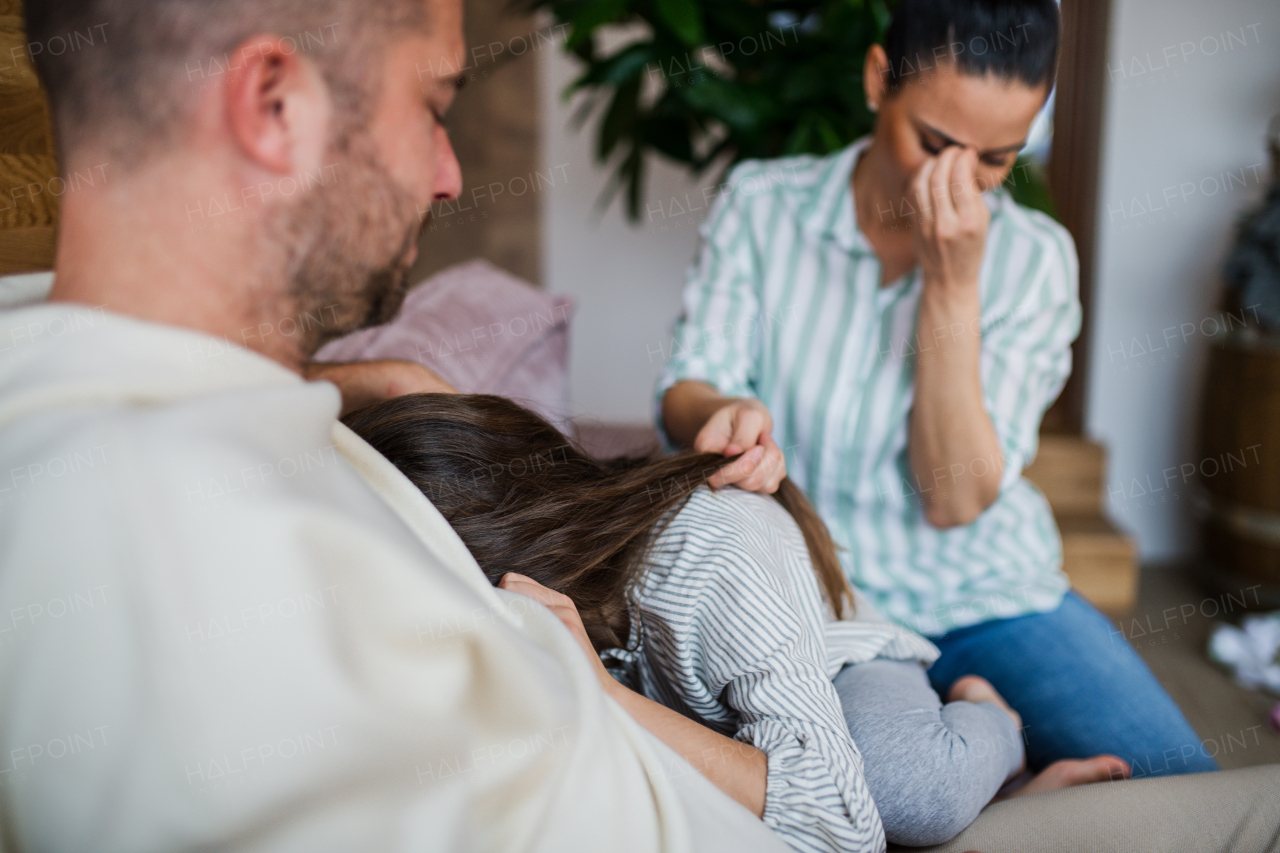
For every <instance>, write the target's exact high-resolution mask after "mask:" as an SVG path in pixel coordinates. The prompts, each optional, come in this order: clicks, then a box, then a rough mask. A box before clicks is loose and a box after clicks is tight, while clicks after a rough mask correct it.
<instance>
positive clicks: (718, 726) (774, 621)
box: [605, 487, 938, 851]
mask: <svg viewBox="0 0 1280 853" xmlns="http://www.w3.org/2000/svg"><path fill="white" fill-rule="evenodd" d="M864 615H865V614H864ZM629 645H630V646H631V649H630V650H614V651H611V652H607V653H606V655H605V657H606V659H608V658H610V657H612V658H613V659H614V660H615V661H616V663H614V664H613V665H612V666H611V668H612V669H613V670H614V672H615V674H616V675H618V676H619V677H620V679H621V680H622V681H624V682H625V683H628V684H629V685H630V686H632V687H633V688H635V689H637V690H639V691H640V692H642V693H643V694H644V695H646V696H648V697H650V698H651V699H654V700H656V701H658V702H661V703H662V704H664V705H666V706H668V707H670V708H674V709H675V710H677V711H680V712H681V713H683V714H685V715H686V716H688V717H690V718H692V719H694V720H697V721H699V722H701V723H703V724H705V725H707V726H709V727H711V728H713V729H715V730H716V731H719V732H721V733H722V734H725V735H728V736H730V737H734V738H736V739H738V740H740V741H744V742H746V743H750V744H753V745H754V746H756V747H758V748H759V749H760V750H762V751H763V752H765V753H766V754H767V755H768V763H769V769H768V786H767V790H766V798H765V810H764V821H765V823H766V824H768V825H769V827H770V828H772V829H773V830H774V831H775V832H777V833H778V834H779V835H780V836H781V837H782V838H783V839H784V840H786V841H787V842H788V843H789V844H790V845H791V846H792V847H794V848H795V849H796V850H802V851H837V850H839V851H878V850H883V849H884V847H885V839H884V831H883V828H882V827H881V824H880V817H879V815H878V814H877V812H876V808H875V805H874V803H873V802H872V800H871V796H870V794H869V793H868V792H867V787H866V783H865V781H864V780H863V774H862V756H861V754H860V753H859V752H858V748H857V746H855V745H854V743H853V740H852V739H851V738H850V736H849V731H848V729H847V728H846V725H845V721H844V716H843V713H842V711H841V709H840V700H839V698H838V697H837V696H836V692H835V688H834V687H833V686H832V684H831V679H832V677H833V676H834V675H835V674H836V673H837V672H839V670H840V668H841V666H843V665H844V664H845V663H856V662H861V661H867V660H871V659H872V658H874V657H877V656H885V657H892V658H897V659H919V660H922V661H924V662H926V663H930V662H932V661H933V660H934V659H936V657H937V655H938V651H937V649H936V648H935V647H934V646H933V644H932V643H930V642H928V641H927V640H925V639H924V638H923V637H920V636H919V635H916V634H912V633H911V632H909V631H906V630H904V629H902V628H900V627H898V626H896V625H892V624H890V623H888V622H884V621H866V620H865V619H859V620H858V621H844V622H836V621H834V616H833V615H832V613H831V611H830V608H829V607H828V606H827V605H826V603H825V601H824V600H823V597H822V593H821V592H820V591H819V587H818V582H817V578H816V577H815V575H814V571H813V566H812V563H811V562H810V560H809V555H808V550H807V548H806V546H805V543H804V537H803V535H802V534H801V533H800V529H799V528H798V527H797V526H796V524H795V521H794V520H793V519H792V518H791V516H790V515H789V514H788V513H787V512H786V510H785V509H783V508H782V506H781V505H779V504H778V503H777V501H775V500H774V499H773V498H771V497H765V496H761V495H757V494H753V493H750V492H744V491H742V490H740V489H736V488H727V489H722V490H721V491H719V492H713V491H711V490H710V489H708V488H706V487H703V488H701V489H699V490H698V491H696V492H694V494H693V496H692V497H691V498H690V499H689V501H688V503H686V504H685V506H684V507H683V508H682V509H681V510H680V512H678V513H677V514H676V515H675V516H674V517H673V518H672V519H671V520H670V522H669V523H668V524H667V526H666V527H665V528H664V529H663V531H662V533H661V534H660V536H659V537H658V538H657V540H656V541H655V543H654V546H653V549H652V551H651V552H650V559H649V568H648V570H647V572H646V575H645V577H644V578H643V580H642V582H641V584H640V585H639V587H638V589H637V590H636V593H635V618H634V619H633V626H632V637H631V642H630V644H629Z"/></svg>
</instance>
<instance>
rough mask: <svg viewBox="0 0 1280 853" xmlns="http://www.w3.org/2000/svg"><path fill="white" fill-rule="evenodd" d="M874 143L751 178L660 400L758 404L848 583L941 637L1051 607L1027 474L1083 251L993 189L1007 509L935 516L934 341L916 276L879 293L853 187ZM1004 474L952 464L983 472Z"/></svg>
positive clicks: (746, 177) (1051, 544)
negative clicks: (927, 394) (926, 365)
mask: <svg viewBox="0 0 1280 853" xmlns="http://www.w3.org/2000/svg"><path fill="white" fill-rule="evenodd" d="M866 144H867V140H865V139H864V140H862V141H860V142H858V143H855V144H854V145H852V146H850V147H849V148H846V149H844V150H843V151H840V152H838V153H836V154H833V155H831V156H829V157H821V158H818V157H794V158H788V159H781V160H772V161H748V162H745V163H742V164H740V165H739V166H737V167H736V168H735V169H734V171H733V172H732V173H731V175H730V177H729V182H728V184H727V185H726V186H725V188H724V189H723V190H722V191H721V194H720V196H719V198H717V200H716V203H715V204H714V205H713V207H712V209H711V211H710V213H709V215H708V218H707V221H706V222H705V223H703V227H702V235H703V243H702V247H701V249H700V250H699V253H698V257H697V259H696V260H695V262H694V263H693V265H692V266H691V267H690V270H689V274H688V280H687V283H686V286H685V292H684V313H683V316H682V317H681V319H680V321H679V323H678V324H677V327H676V334H675V337H674V339H673V343H672V347H671V351H670V353H669V360H668V363H667V366H666V370H665V371H664V373H663V375H662V378H661V379H660V381H659V384H658V397H659V400H660V399H661V396H662V394H663V393H664V392H665V391H666V389H667V388H669V387H671V385H673V384H675V383H676V382H678V381H680V380H683V379H698V380H702V381H705V382H708V383H709V384H711V385H713V386H715V387H716V388H717V389H719V390H720V392H721V393H723V394H725V395H728V396H734V397H738V396H745V397H756V398H759V399H760V400H762V401H763V402H764V403H765V405H767V406H768V407H769V411H770V412H771V413H772V414H773V419H774V432H773V437H774V439H775V440H776V441H777V443H778V445H779V446H780V447H782V448H783V449H784V451H785V452H786V456H787V472H788V474H789V476H790V477H791V478H792V479H793V480H795V482H796V484H797V485H799V486H800V487H801V488H802V489H804V491H805V493H806V494H808V495H809V498H810V500H812V501H813V503H814V506H815V507H816V508H817V509H818V512H820V513H821V514H822V517H823V518H824V519H825V520H826V522H827V526H828V527H830V528H831V533H832V536H833V537H834V538H835V540H836V542H837V543H839V544H840V545H842V546H843V547H844V549H845V550H844V551H843V552H842V554H841V559H842V560H843V562H844V566H845V571H846V573H847V574H848V575H849V579H850V580H851V581H852V582H853V583H854V584H855V585H856V586H857V587H859V588H860V589H861V590H863V591H864V592H866V593H867V594H868V595H869V596H870V597H871V599H872V600H873V601H874V602H875V604H876V606H877V607H879V608H880V609H881V610H882V611H883V612H884V613H885V614H886V615H887V616H889V617H890V618H892V619H894V620H895V621H897V622H899V623H901V624H903V625H908V626H910V627H912V628H915V629H916V630H918V631H921V632H922V633H925V634H941V633H943V632H945V631H948V630H950V629H952V628H956V627H961V626H964V625H968V624H972V623H975V622H980V621H983V620H984V619H989V618H993V617H997V616H1017V615H1022V614H1024V613H1028V612H1032V611H1045V610H1052V609H1053V608H1055V607H1057V606H1058V604H1059V603H1060V601H1061V599H1062V595H1063V593H1065V591H1066V589H1067V580H1066V576H1065V575H1063V574H1062V573H1061V571H1060V570H1059V569H1060V566H1061V564H1062V545H1061V541H1060V539H1059V537H1058V530H1057V527H1056V525H1055V524H1054V521H1053V515H1052V513H1051V512H1050V510H1049V505H1048V503H1047V502H1046V501H1045V499H1044V497H1043V496H1042V495H1041V494H1040V493H1039V492H1038V491H1037V490H1036V488H1035V487H1034V486H1033V485H1031V483H1030V482H1029V481H1027V480H1026V479H1024V478H1023V477H1022V469H1023V467H1024V466H1025V465H1026V464H1027V463H1029V462H1030V461H1031V459H1032V458H1033V457H1034V455H1035V451H1036V445H1037V432H1038V430H1039V426H1040V418H1041V416H1042V415H1043V413H1044V409H1045V408H1046V407H1047V406H1048V405H1049V403H1051V402H1052V401H1053V399H1054V397H1056V396H1057V394H1058V392H1059V390H1060V389H1061V388H1062V385H1063V383H1064V382H1065V381H1066V377H1067V375H1068V374H1069V373H1070V371H1071V350H1070V344H1071V341H1072V340H1073V339H1074V338H1075V336H1076V334H1077V333H1078V331H1079V329H1080V305H1079V301H1078V300H1077V298H1076V279H1077V274H1076V255H1075V248H1074V246H1073V244H1072V242H1071V237H1070V235H1068V234H1067V232H1066V230H1065V229H1063V228H1062V226H1060V225H1058V224H1057V223H1056V222H1053V221H1052V220H1050V219H1049V218H1048V217H1046V216H1043V215H1042V214H1039V213H1036V212H1034V211H1030V210H1026V209H1024V208H1021V207H1019V206H1018V205H1017V204H1015V203H1014V202H1013V201H1012V200H1011V199H1010V198H1009V197H1008V195H1007V194H1006V193H1004V192H1003V191H996V192H992V193H988V194H987V195H986V200H987V203H988V205H989V206H990V207H991V208H992V215H991V225H990V229H989V231H988V236H987V244H986V251H985V254H984V256H983V263H982V272H981V281H980V287H981V299H982V317H981V320H980V324H981V329H980V330H979V329H974V330H972V331H975V332H978V331H980V332H981V335H982V362H981V370H982V387H983V393H984V397H985V403H986V408H987V412H988V414H989V415H990V416H991V420H992V424H993V425H994V427H995V430H996V434H997V436H998V437H999V440H1000V445H1001V448H1002V451H1003V455H1004V458H1005V460H1006V466H1005V470H1004V480H1003V483H1002V484H1001V491H1000V495H999V497H998V498H997V499H996V501H995V503H993V504H992V505H991V506H990V507H988V508H987V510H986V511H985V512H984V513H982V515H980V516H979V517H978V519H977V521H975V522H974V523H972V524H969V525H966V526H963V527H957V528H951V529H946V530H941V529H937V528H934V527H932V526H930V525H929V524H928V522H927V521H926V520H925V517H924V512H923V509H922V506H921V503H920V500H919V495H918V490H920V489H926V488H927V489H934V488H938V489H942V490H944V491H945V490H946V488H947V485H948V482H949V478H950V477H951V476H953V471H952V470H951V469H948V470H946V471H940V472H937V477H936V478H935V482H932V483H916V482H915V479H914V477H913V475H912V472H911V468H910V462H909V459H908V455H907V423H908V415H909V413H910V411H911V403H912V395H913V392H914V386H915V381H914V377H915V368H916V364H917V363H918V362H919V361H921V360H922V359H927V358H932V357H936V354H935V353H933V352H932V350H934V349H936V342H937V339H938V336H945V335H948V334H954V333H955V332H954V331H953V330H951V329H938V330H933V329H917V328H916V316H917V308H918V305H919V299H920V288H921V280H920V276H919V271H918V269H917V270H916V271H913V272H912V273H910V274H908V275H906V276H904V277H903V278H902V279H900V280H899V281H897V282H895V283H893V284H891V285H890V286H888V287H881V286H880V281H879V280H880V264H879V261H878V260H877V259H876V256H875V253H874V252H873V251H872V249H871V246H870V244H869V243H868V242H867V239H866V237H865V236H864V235H863V234H862V233H861V232H860V231H859V229H858V225H857V217H856V215H855V213H854V204H853V193H852V189H851V188H850V185H849V177H850V174H851V173H852V170H853V165H854V162H855V160H856V157H857V155H858V153H859V152H860V151H861V150H862V149H863V148H864V147H865V146H866ZM997 463H998V460H993V459H958V460H954V465H955V466H957V467H956V468H955V472H954V473H962V472H964V471H971V472H972V473H974V474H978V475H981V474H983V473H985V471H987V470H989V469H990V468H991V467H992V466H993V465H995V464H997Z"/></svg>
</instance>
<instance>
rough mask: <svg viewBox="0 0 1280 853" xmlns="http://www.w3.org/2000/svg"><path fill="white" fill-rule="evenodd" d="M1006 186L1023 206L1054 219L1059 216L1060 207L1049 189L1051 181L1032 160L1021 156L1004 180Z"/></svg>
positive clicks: (1015, 199)
mask: <svg viewBox="0 0 1280 853" xmlns="http://www.w3.org/2000/svg"><path fill="white" fill-rule="evenodd" d="M1004 188H1005V189H1006V190H1008V191H1009V195H1010V196H1011V197H1012V198H1013V200H1014V201H1016V202H1017V203H1018V204H1020V205H1022V206H1023V207H1029V208H1031V209H1032V210H1038V211H1040V212H1041V213H1046V214H1048V215H1049V216H1052V217H1053V218H1054V219H1057V218H1058V207H1057V205H1056V204H1054V202H1053V194H1052V193H1051V192H1050V191H1049V182H1048V181H1046V180H1045V177H1044V173H1043V172H1042V171H1041V170H1040V167H1039V166H1037V165H1036V164H1035V163H1034V162H1032V161H1031V160H1028V159H1026V158H1025V157H1019V158H1018V161H1017V162H1016V163H1015V164H1014V166H1013V168H1012V169H1010V170H1009V176H1008V177H1007V178H1005V180H1004Z"/></svg>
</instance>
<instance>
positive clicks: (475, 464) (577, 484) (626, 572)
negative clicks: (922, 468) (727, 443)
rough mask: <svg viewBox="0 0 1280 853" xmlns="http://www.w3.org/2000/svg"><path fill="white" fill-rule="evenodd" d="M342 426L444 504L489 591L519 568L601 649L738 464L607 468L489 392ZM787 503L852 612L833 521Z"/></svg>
mask: <svg viewBox="0 0 1280 853" xmlns="http://www.w3.org/2000/svg"><path fill="white" fill-rule="evenodd" d="M343 421H344V422H345V423H346V424H347V425H348V426H349V427H351V429H352V430H354V431H355V432H356V433H357V434H359V435H360V436H361V437H363V438H364V439H365V440H366V441H368V442H369V444H371V445H373V447H374V448H376V449H377V450H378V451H379V452H380V453H382V454H383V455H384V456H386V457H387V458H388V459H389V460H391V462H392V463H393V464H394V465H395V466H396V467H397V468H399V469H400V470H401V471H402V472H404V474H405V475H406V476H407V477H408V478H409V479H410V480H411V481H412V482H413V483H414V485H416V486H417V487H418V488H419V489H421V490H422V491H423V493H424V494H425V495H426V496H427V497H428V498H429V499H430V500H431V502H432V503H433V504H435V506H436V507H437V508H438V509H439V510H440V512H441V514H443V515H444V517H445V519H446V520H447V521H448V522H449V524H450V525H452V526H453V528H454V530H456V531H457V532H458V535H459V536H460V537H461V538H462V541H463V542H464V543H466V546H467V548H468V549H470V551H471V553H472V555H473V556H475V558H476V562H478V563H479V564H480V568H481V569H483V570H484V573H485V575H487V576H488V578H489V580H490V582H492V583H494V584H497V583H498V582H499V581H501V580H502V576H503V575H504V574H506V573H507V572H509V571H510V572H519V573H520V574H523V575H527V576H529V577H531V578H533V579H534V580H536V581H538V583H541V584H542V585H544V586H547V587H550V588H551V589H554V590H556V591H558V592H561V593H564V594H565V595H567V596H569V597H570V598H572V599H573V601H574V603H575V604H576V605H577V607H578V612H579V614H581V616H582V622H583V624H584V625H585V626H586V629H587V633H588V635H589V636H590V637H591V642H592V643H593V644H594V645H595V647H596V648H597V649H599V650H603V649H606V648H617V647H621V646H624V645H625V644H626V643H627V640H628V638H629V636H630V628H631V619H630V598H629V594H630V591H631V589H632V587H633V586H634V585H635V584H636V582H637V581H638V580H639V578H640V576H641V575H642V573H643V571H644V566H645V557H646V553H647V551H648V548H649V545H650V543H651V542H653V540H654V539H655V538H656V536H657V533H658V531H659V529H660V525H661V524H662V523H663V522H664V520H665V519H667V518H669V517H670V516H669V513H671V514H673V512H672V511H673V510H678V509H679V508H680V507H682V506H683V505H684V503H685V501H687V500H688V499H689V496H690V495H691V494H693V492H694V490H696V489H697V488H698V487H699V486H702V485H705V484H706V481H707V478H708V477H710V476H711V475H712V474H714V473H715V472H716V471H718V470H719V469H720V468H722V467H724V466H725V465H727V464H729V463H730V462H732V461H733V460H732V459H726V458H725V457H723V456H720V455H718V454H711V453H691V452H686V453H679V454H676V455H672V456H660V455H654V456H648V457H618V458H615V459H606V460H597V459H594V458H592V457H591V456H589V455H588V454H586V453H585V452H583V451H582V450H581V449H580V448H579V447H577V446H576V445H575V444H574V443H573V442H571V441H570V440H569V439H567V438H566V437H565V436H564V434H563V433H561V432H560V431H559V430H557V429H556V428H555V427H553V426H552V425H551V424H549V423H547V421H545V420H543V419H542V418H541V417H539V416H538V415H536V414H534V413H533V412H531V411H529V410H528V409H526V408H524V407H522V406H520V405H518V404H516V403H513V402H512V401H510V400H508V399H506V398H504V397H496V396H492V395H488V394H476V395H461V394H411V395H408V396H404V397H396V398H394V399H391V400H386V401H384V402H381V403H377V404H375V405H372V406H368V407H366V408H363V409H360V410H359V411H356V412H352V413H351V414H349V415H347V416H346V417H345V418H343ZM774 497H775V498H776V499H777V501H778V503H780V504H782V506H783V507H784V508H785V509H786V510H787V512H789V513H790V514H791V517H792V518H794V519H795V520H796V523H797V525H799V527H800V531H801V533H802V534H803V535H804V540H805V544H806V545H807V546H808V549H809V556H810V559H811V561H812V563H813V567H814V572H815V574H816V575H817V578H818V582H819V584H820V586H821V587H822V589H823V590H824V592H825V594H826V598H827V601H828V603H829V604H830V605H831V608H832V610H833V611H834V613H835V615H836V616H837V618H841V617H843V616H844V614H845V612H846V609H847V608H849V609H851V608H852V605H853V599H852V595H851V593H850V589H849V585H848V582H847V581H846V580H845V577H844V572H843V571H841V569H840V563H839V561H838V559H837V558H836V549H835V544H834V543H833V542H832V541H831V535H830V534H829V533H828V532H827V528H826V525H824V524H823V523H822V519H821V518H819V517H818V514H817V513H816V512H815V511H814V510H813V507H811V506H810V505H809V502H808V501H807V500H806V499H805V497H804V494H803V493H802V492H801V491H800V489H799V488H797V487H796V486H795V484H794V483H792V482H791V481H790V480H783V481H782V485H781V486H780V487H779V488H778V491H777V493H776V494H775V495H774Z"/></svg>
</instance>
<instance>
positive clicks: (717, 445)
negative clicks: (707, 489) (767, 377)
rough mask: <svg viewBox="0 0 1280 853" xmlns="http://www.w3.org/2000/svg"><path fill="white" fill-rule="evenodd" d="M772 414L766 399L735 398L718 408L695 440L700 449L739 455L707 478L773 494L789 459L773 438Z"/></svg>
mask: <svg viewBox="0 0 1280 853" xmlns="http://www.w3.org/2000/svg"><path fill="white" fill-rule="evenodd" d="M772 432H773V417H772V415H770V414H769V409H768V408H767V407H766V406H765V404H764V403H762V402H760V401H759V400H755V399H751V398H741V399H733V400H730V401H728V402H727V403H726V404H725V405H723V406H721V407H720V408H719V409H717V410H716V411H715V412H714V413H713V414H712V415H711V417H710V418H708V419H707V422H706V423H705V424H704V425H703V427H702V429H700V430H699V431H698V435H697V437H695V438H694V440H693V449H694V450H696V451H698V452H699V453H721V454H724V455H725V456H738V455H739V454H742V455H741V456H740V457H739V458H738V459H735V460H734V461H733V462H731V463H729V464H728V465H726V466H725V467H724V468H722V469H720V470H719V471H717V472H716V474H715V476H713V477H711V478H710V479H709V480H708V481H707V482H708V484H709V485H710V486H711V487H712V488H716V489H719V488H722V487H724V486H737V487H738V488H740V489H745V490H746V491H748V492H760V493H762V494H773V493H774V492H776V491H777V490H778V484H779V483H781V482H782V480H783V478H784V477H786V476H787V460H786V458H785V457H784V456H783V454H782V449H781V448H779V447H778V445H777V444H776V443H775V442H774V440H773V437H772V435H771V433H772Z"/></svg>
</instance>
